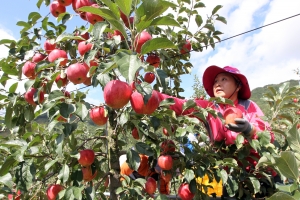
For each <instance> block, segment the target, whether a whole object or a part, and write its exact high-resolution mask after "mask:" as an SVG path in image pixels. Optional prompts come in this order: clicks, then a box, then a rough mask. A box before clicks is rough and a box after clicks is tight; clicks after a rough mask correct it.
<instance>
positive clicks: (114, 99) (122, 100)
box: [103, 80, 132, 109]
mask: <svg viewBox="0 0 300 200" xmlns="http://www.w3.org/2000/svg"><path fill="white" fill-rule="evenodd" d="M103 93H104V101H105V103H106V104H107V105H108V106H109V107H111V108H113V109H119V108H122V107H124V106H125V105H126V104H127V103H128V102H129V100H130V97H131V94H132V89H131V87H130V86H129V85H128V83H126V82H123V81H120V80H112V81H110V82H108V83H107V84H106V86H105V87H104V90H103Z"/></svg>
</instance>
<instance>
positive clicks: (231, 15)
mask: <svg viewBox="0 0 300 200" xmlns="http://www.w3.org/2000/svg"><path fill="white" fill-rule="evenodd" d="M12 2H13V3H12ZM203 2H204V3H205V5H206V8H204V9H203V14H202V16H203V17H205V16H206V13H210V12H211V10H212V9H213V7H214V6H215V5H223V8H222V9H221V10H220V11H219V14H220V15H221V16H224V17H225V18H226V19H227V22H228V24H227V25H224V24H222V23H217V27H218V29H219V30H220V31H222V32H223V33H224V34H223V35H222V36H221V38H222V39H225V38H228V37H231V36H234V35H237V34H240V33H242V32H245V31H248V30H251V29H253V28H256V27H259V26H262V25H266V24H269V23H272V22H275V21H277V20H281V19H283V18H286V17H290V16H292V15H295V14H299V13H300V9H299V8H300V1H299V0H285V1H282V0H247V1H240V0H203ZM0 10H1V12H0V39H3V38H10V39H18V38H17V37H18V35H19V31H20V27H18V26H16V23H17V22H18V21H20V20H24V21H26V20H27V16H28V14H29V13H30V12H32V11H37V12H40V14H41V15H42V16H45V15H47V13H48V12H49V8H45V7H44V6H42V8H41V9H40V10H38V8H37V7H36V0H13V1H10V2H6V3H3V4H2V5H1V9H0ZM68 11H69V12H70V13H74V11H73V10H72V8H71V7H69V8H68ZM50 17H52V16H50ZM52 18H53V17H52ZM77 18H79V17H78V16H77V17H74V18H73V19H72V20H71V21H70V22H68V24H67V25H68V26H69V27H70V31H72V30H73V29H74V28H75V26H80V25H82V24H85V23H84V22H82V20H77ZM299 24H300V16H297V17H294V18H292V19H289V20H286V21H283V22H280V23H277V24H275V25H272V26H268V27H266V28H263V29H260V30H257V31H254V32H251V33H248V34H245V35H243V36H239V37H236V38H233V39H230V40H227V41H224V42H222V43H220V44H217V45H216V48H215V49H212V48H210V47H209V48H208V49H207V50H204V51H203V52H192V54H191V61H192V63H193V65H194V68H193V71H192V74H191V75H185V76H182V77H181V79H182V87H183V88H184V89H185V90H186V91H185V92H184V93H183V94H182V95H183V96H185V97H186V98H189V97H190V96H191V95H192V93H193V90H192V85H193V83H194V81H193V80H194V76H193V75H194V74H197V75H198V76H199V78H200V79H201V77H202V74H203V71H204V70H205V68H206V67H208V66H210V65H218V66H220V67H223V66H227V65H230V66H234V67H237V68H239V69H240V71H241V72H242V73H243V74H245V75H246V76H247V78H248V81H249V84H250V87H251V89H254V88H256V87H262V86H265V85H267V84H277V83H280V82H284V81H286V80H289V79H299V76H298V75H296V73H295V72H294V70H296V69H297V68H299V67H300V37H299V35H300V28H299ZM190 27H193V26H190ZM192 31H193V30H192ZM6 55H7V51H6V49H5V48H3V47H1V46H0V57H4V56H6ZM68 87H69V88H68V89H69V90H73V89H75V88H76V87H77V88H80V86H79V87H78V86H71V85H70V86H68ZM89 90H90V95H89V96H88V99H87V100H88V101H89V102H90V103H92V104H94V105H97V104H99V103H103V98H102V95H101V94H102V93H101V92H99V91H100V90H101V89H100V88H99V87H98V88H95V89H93V88H92V87H90V88H89Z"/></svg>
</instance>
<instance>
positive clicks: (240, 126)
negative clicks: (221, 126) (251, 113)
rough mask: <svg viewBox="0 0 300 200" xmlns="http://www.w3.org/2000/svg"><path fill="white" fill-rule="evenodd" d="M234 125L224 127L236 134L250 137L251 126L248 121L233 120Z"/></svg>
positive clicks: (241, 119)
mask: <svg viewBox="0 0 300 200" xmlns="http://www.w3.org/2000/svg"><path fill="white" fill-rule="evenodd" d="M234 121H235V124H234V123H230V124H227V125H225V127H226V128H227V129H229V130H231V131H234V132H237V133H240V132H241V133H243V134H244V136H245V137H250V135H251V134H250V133H251V132H252V129H253V126H252V125H251V124H250V123H249V121H248V120H246V119H243V118H235V120H234Z"/></svg>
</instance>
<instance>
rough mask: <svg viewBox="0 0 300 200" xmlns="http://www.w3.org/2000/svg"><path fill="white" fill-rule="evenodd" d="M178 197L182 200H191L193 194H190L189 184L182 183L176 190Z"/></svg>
mask: <svg viewBox="0 0 300 200" xmlns="http://www.w3.org/2000/svg"><path fill="white" fill-rule="evenodd" d="M178 196H179V197H180V198H181V199H182V200H192V199H193V198H194V196H195V194H193V193H192V192H191V190H190V186H189V184H187V183H182V184H181V185H180V186H179V188H178Z"/></svg>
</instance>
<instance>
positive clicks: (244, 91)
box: [202, 65, 251, 99]
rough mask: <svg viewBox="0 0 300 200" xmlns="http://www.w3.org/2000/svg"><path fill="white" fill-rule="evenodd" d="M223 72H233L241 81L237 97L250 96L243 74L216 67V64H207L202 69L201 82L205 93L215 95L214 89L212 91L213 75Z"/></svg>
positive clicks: (247, 97) (245, 97) (246, 97)
mask: <svg viewBox="0 0 300 200" xmlns="http://www.w3.org/2000/svg"><path fill="white" fill-rule="evenodd" d="M223 72H226V73H230V74H233V75H234V76H236V77H237V78H238V79H239V80H240V81H241V83H242V87H241V89H240V90H239V93H238V98H240V99H249V98H250V97H251V91H250V87H249V83H248V80H247V78H246V77H245V76H244V75H243V74H240V73H235V72H231V71H226V70H224V69H223V68H221V67H218V66H216V65H212V66H209V67H208V68H207V69H206V70H205V71H204V73H203V77H202V82H203V86H204V89H205V90H206V92H207V94H208V95H209V96H210V97H214V96H215V95H214V91H213V85H214V80H215V77H216V76H217V75H218V74H220V73H223Z"/></svg>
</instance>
